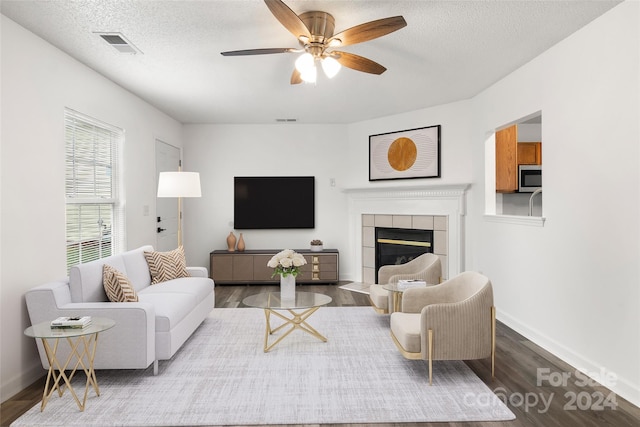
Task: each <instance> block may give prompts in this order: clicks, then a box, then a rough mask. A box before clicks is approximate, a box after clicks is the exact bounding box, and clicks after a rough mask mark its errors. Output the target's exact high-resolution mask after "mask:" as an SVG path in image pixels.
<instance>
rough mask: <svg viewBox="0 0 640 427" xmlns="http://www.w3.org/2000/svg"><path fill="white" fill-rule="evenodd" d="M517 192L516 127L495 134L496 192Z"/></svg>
mask: <svg viewBox="0 0 640 427" xmlns="http://www.w3.org/2000/svg"><path fill="white" fill-rule="evenodd" d="M517 190H518V127H517V125H513V126H509V127H508V128H505V129H502V130H499V131H497V132H496V192H497V193H513V192H515V191H517Z"/></svg>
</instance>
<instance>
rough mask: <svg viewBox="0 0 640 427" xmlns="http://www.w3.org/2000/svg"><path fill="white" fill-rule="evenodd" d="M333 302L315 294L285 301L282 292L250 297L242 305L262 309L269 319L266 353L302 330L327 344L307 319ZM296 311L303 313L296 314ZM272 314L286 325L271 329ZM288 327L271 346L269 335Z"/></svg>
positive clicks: (300, 295) (309, 293)
mask: <svg viewBox="0 0 640 427" xmlns="http://www.w3.org/2000/svg"><path fill="white" fill-rule="evenodd" d="M331 301H332V300H331V297H330V296H328V295H324V294H317V293H314V292H296V295H295V299H285V300H283V299H282V298H280V292H265V293H261V294H256V295H251V296H248V297H246V298H245V299H244V300H243V301H242V303H243V304H244V305H247V306H249V307H256V308H262V309H263V310H264V315H265V317H266V319H267V325H266V331H265V334H264V352H265V353H266V352H268V351H269V350H271V349H272V348H273V347H275V346H276V345H277V344H278V343H280V342H281V341H282V340H283V339H284V338H285V337H287V336H288V335H289V334H290V333H291V332H293V331H294V330H296V329H300V330H301V331H304V332H306V333H308V334H310V335H312V336H314V337H316V338H317V339H319V340H320V341H322V342H327V338H325V337H324V336H322V335H321V334H320V333H319V332H318V331H316V330H315V329H314V328H313V327H311V326H310V325H309V324H308V323H307V319H308V318H309V316H311V315H312V314H313V313H315V312H316V311H317V310H318V309H319V308H320V307H322V306H323V305H327V304H329V303H330V302H331ZM295 310H298V311H300V310H303V311H302V312H296V311H295ZM281 311H286V312H289V314H290V315H291V317H288V316H286V315H285V314H283V313H281ZM272 314H273V315H274V316H277V317H279V318H280V319H282V320H284V321H285V323H283V324H282V325H280V326H278V327H276V328H271V315H272ZM287 325H290V326H291V328H289V329H288V330H287V331H286V332H285V333H284V334H283V335H282V336H280V337H279V338H278V339H276V340H275V341H274V342H272V343H271V344H269V335H272V334H274V333H275V332H278V331H279V330H281V329H283V328H285V327H287Z"/></svg>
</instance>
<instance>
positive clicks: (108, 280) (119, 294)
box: [102, 264, 138, 302]
mask: <svg viewBox="0 0 640 427" xmlns="http://www.w3.org/2000/svg"><path fill="white" fill-rule="evenodd" d="M102 284H103V286H104V291H105V293H106V294H107V298H109V301H111V302H136V301H138V294H136V291H135V289H133V285H132V284H131V282H130V281H129V279H127V276H125V275H124V274H122V273H121V272H119V271H118V270H116V269H115V268H113V267H111V266H110V265H107V264H105V265H104V266H103V267H102Z"/></svg>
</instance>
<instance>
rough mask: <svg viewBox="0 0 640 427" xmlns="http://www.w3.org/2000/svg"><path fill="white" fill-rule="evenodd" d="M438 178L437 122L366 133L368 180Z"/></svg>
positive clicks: (438, 137) (438, 131)
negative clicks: (396, 130)
mask: <svg viewBox="0 0 640 427" xmlns="http://www.w3.org/2000/svg"><path fill="white" fill-rule="evenodd" d="M411 178H440V125H435V126H428V127H423V128H417V129H409V130H403V131H398V132H389V133H381V134H378V135H371V136H369V181H379V180H385V179H411Z"/></svg>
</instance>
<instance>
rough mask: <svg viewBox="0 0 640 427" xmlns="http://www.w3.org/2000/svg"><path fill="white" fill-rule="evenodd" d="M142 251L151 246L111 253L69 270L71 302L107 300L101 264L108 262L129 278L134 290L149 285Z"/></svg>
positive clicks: (147, 270)
mask: <svg viewBox="0 0 640 427" xmlns="http://www.w3.org/2000/svg"><path fill="white" fill-rule="evenodd" d="M144 251H153V246H149V245H147V246H143V247H141V248H138V249H134V250H131V251H127V252H124V253H122V254H118V255H111V256H109V257H106V258H102V259H98V260H95V261H91V262H87V263H84V264H78V265H74V266H73V267H71V269H70V270H69V289H70V291H71V301H72V302H107V301H109V299H108V298H107V295H106V293H105V292H104V286H103V284H102V266H103V265H104V264H109V265H110V266H112V267H113V268H115V269H116V270H118V271H121V272H122V273H123V274H124V275H126V276H127V277H128V278H129V281H130V282H131V283H132V284H133V288H134V289H135V290H136V291H139V290H140V289H142V288H144V287H146V286H149V284H150V283H151V277H150V276H149V267H148V266H147V261H146V260H145V257H144V255H143V252H144Z"/></svg>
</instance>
